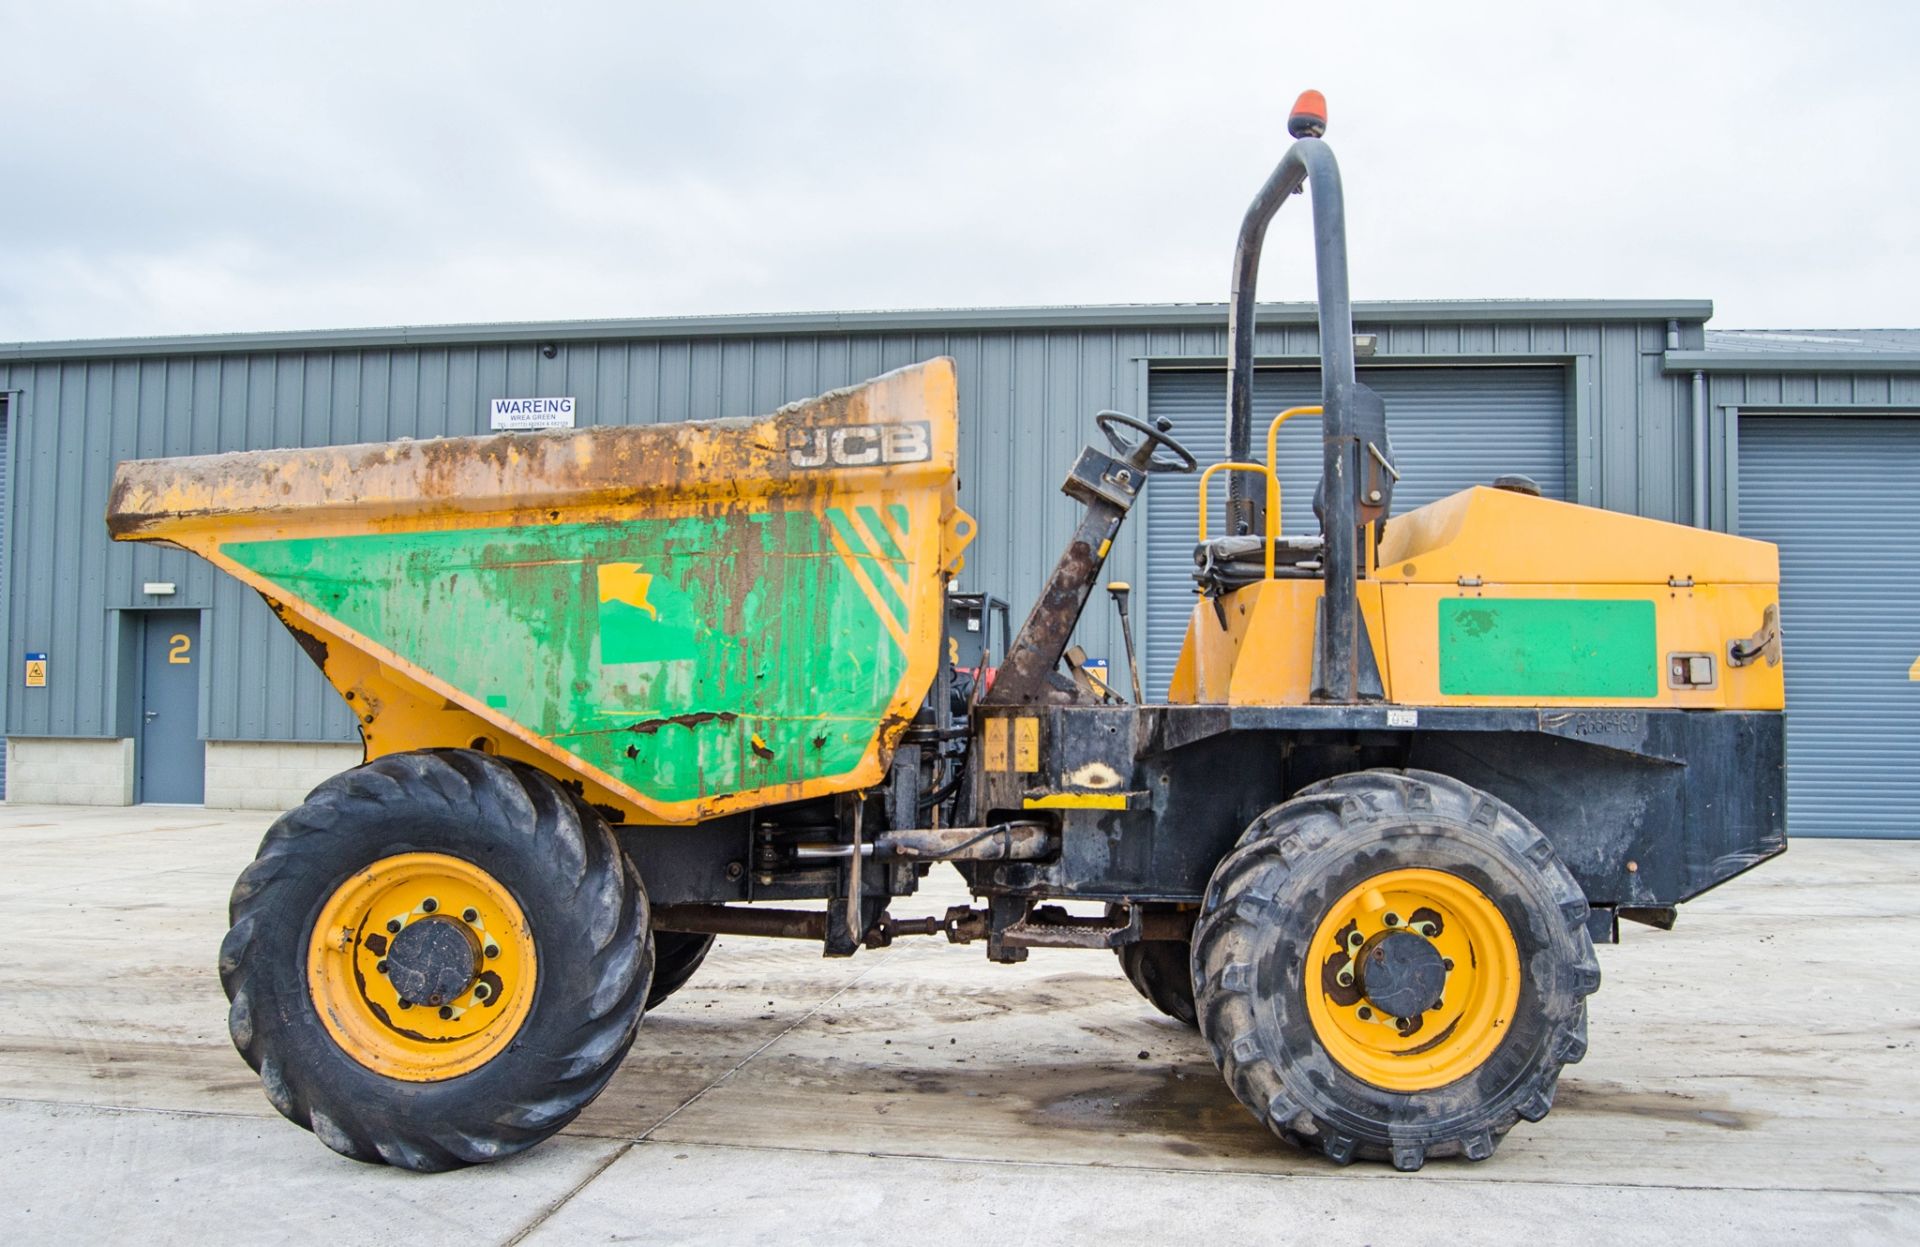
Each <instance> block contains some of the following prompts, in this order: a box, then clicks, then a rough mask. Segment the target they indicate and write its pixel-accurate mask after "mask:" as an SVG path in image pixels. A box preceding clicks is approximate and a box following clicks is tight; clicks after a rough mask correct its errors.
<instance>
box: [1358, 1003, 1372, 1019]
mask: <svg viewBox="0 0 1920 1247" xmlns="http://www.w3.org/2000/svg"><path fill="white" fill-rule="evenodd" d="M1360 1020H1361V1021H1362V1022H1371V1021H1373V1010H1372V1009H1369V1008H1367V1006H1365V1005H1361V1006H1360Z"/></svg>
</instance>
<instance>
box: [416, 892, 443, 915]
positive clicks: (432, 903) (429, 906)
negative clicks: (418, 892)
mask: <svg viewBox="0 0 1920 1247" xmlns="http://www.w3.org/2000/svg"><path fill="white" fill-rule="evenodd" d="M420 908H422V909H424V910H426V911H427V912H428V913H432V912H433V911H434V910H436V909H438V908H440V902H439V901H436V900H434V899H433V898H432V897H431V896H429V897H428V898H427V899H426V900H424V901H421V902H420Z"/></svg>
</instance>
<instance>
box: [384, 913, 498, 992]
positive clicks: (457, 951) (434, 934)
mask: <svg viewBox="0 0 1920 1247" xmlns="http://www.w3.org/2000/svg"><path fill="white" fill-rule="evenodd" d="M386 963H387V980H388V981H389V982H391V983H392V984H393V988H394V990H395V991H396V992H398V993H400V999H402V1000H405V1001H408V1002H409V1003H412V1004H424V1005H431V1006H434V1007H436V1008H437V1007H438V1006H440V1005H443V1004H445V1003H447V1002H448V1001H450V1000H456V999H458V998H459V997H461V996H464V995H466V994H467V989H468V988H470V987H472V986H473V984H474V980H476V979H478V978H479V977H480V941H479V940H477V939H475V938H474V935H473V932H472V930H471V929H470V928H469V927H468V926H467V924H466V923H464V922H462V921H460V920H459V919H458V918H448V917H444V916H441V915H434V916H433V917H429V918H422V919H421V920H420V921H418V922H412V923H408V924H407V926H406V928H405V929H404V930H402V931H401V932H400V934H398V935H396V936H394V937H393V946H392V947H391V948H390V949H388V951H387V956H386Z"/></svg>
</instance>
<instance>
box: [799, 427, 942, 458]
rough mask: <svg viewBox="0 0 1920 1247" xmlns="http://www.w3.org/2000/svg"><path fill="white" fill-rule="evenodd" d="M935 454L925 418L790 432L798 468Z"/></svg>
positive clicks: (923, 456)
mask: <svg viewBox="0 0 1920 1247" xmlns="http://www.w3.org/2000/svg"><path fill="white" fill-rule="evenodd" d="M932 457H933V432H932V429H931V428H930V427H929V426H928V425H927V424H926V423H924V422H917V423H913V424H846V425H842V426H840V427H839V428H837V429H795V430H793V431H792V432H791V433H788V434H787V462H789V463H791V464H792V465H793V466H794V467H796V468H872V467H879V466H881V465H883V464H890V463H924V462H925V461H926V460H928V459H931V458H932Z"/></svg>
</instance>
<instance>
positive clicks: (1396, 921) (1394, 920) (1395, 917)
mask: <svg viewBox="0 0 1920 1247" xmlns="http://www.w3.org/2000/svg"><path fill="white" fill-rule="evenodd" d="M1385 922H1386V924H1387V925H1388V926H1390V927H1397V926H1399V925H1400V915H1399V914H1393V913H1390V914H1388V915H1387V916H1386V918H1385Z"/></svg>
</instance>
